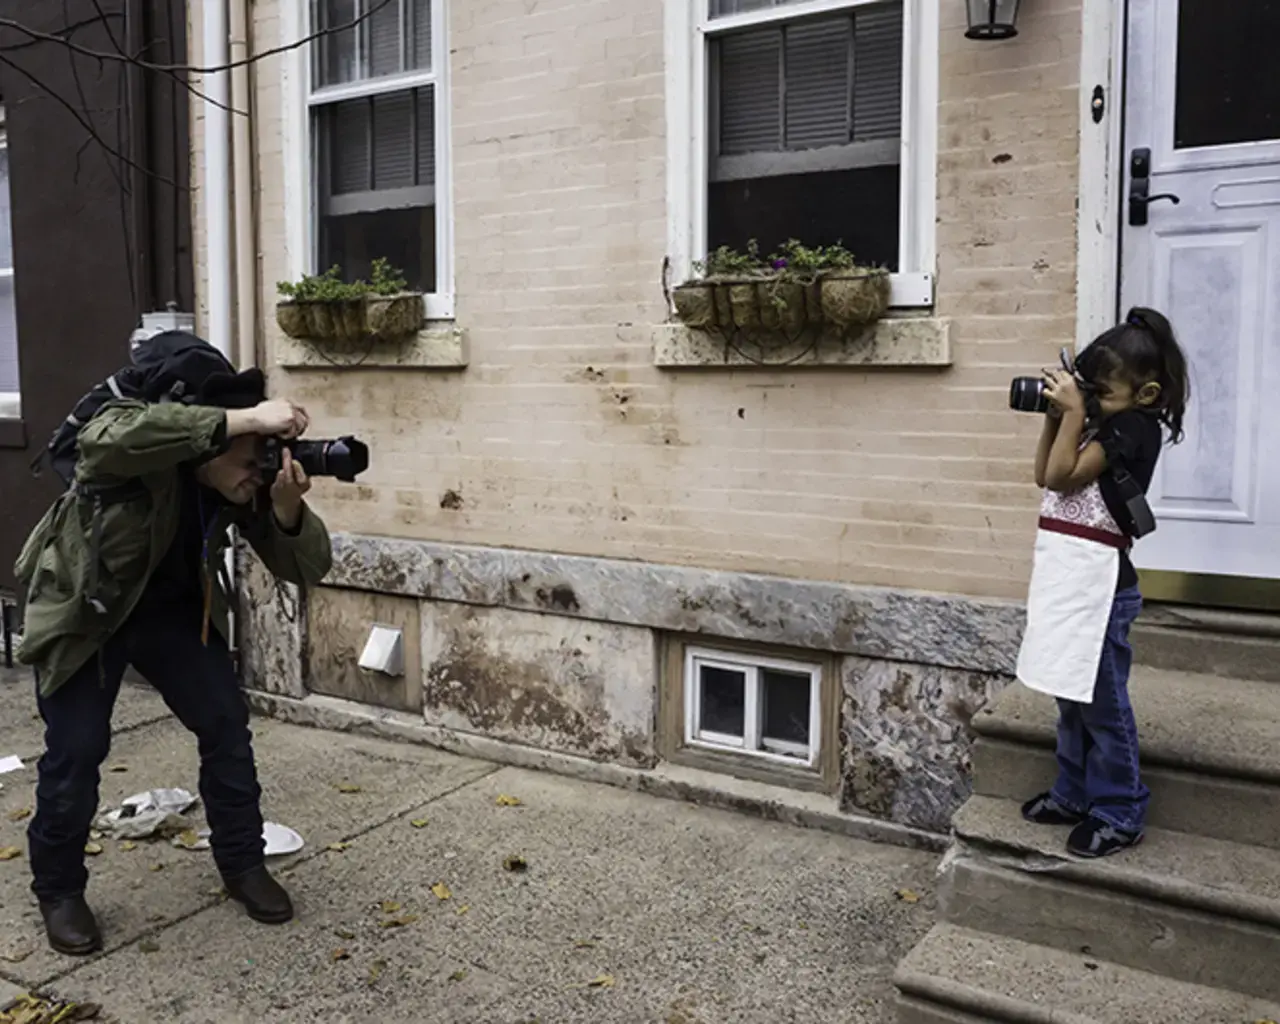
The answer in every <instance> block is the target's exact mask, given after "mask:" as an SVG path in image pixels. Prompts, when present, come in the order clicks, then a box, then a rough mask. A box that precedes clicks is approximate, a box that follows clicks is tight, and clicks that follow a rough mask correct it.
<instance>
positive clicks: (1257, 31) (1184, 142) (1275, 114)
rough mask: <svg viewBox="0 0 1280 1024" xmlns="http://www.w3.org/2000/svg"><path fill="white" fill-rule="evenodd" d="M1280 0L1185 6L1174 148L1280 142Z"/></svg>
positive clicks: (1201, 0)
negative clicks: (1279, 52)
mask: <svg viewBox="0 0 1280 1024" xmlns="http://www.w3.org/2000/svg"><path fill="white" fill-rule="evenodd" d="M1277 47H1280V0H1248V2H1246V3H1239V2H1236V3H1223V2H1222V0H1179V3H1178V72H1177V92H1176V97H1175V115H1174V145H1175V146H1176V147H1177V148H1178V149H1190V148H1193V147H1196V146H1224V145H1230V144H1233V143H1239V142H1258V141H1262V140H1265V139H1280V72H1277V70H1276V66H1275V53H1276V49H1277Z"/></svg>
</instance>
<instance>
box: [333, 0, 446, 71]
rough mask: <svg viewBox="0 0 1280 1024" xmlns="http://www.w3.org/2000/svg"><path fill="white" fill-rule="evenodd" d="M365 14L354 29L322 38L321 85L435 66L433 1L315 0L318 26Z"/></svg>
mask: <svg viewBox="0 0 1280 1024" xmlns="http://www.w3.org/2000/svg"><path fill="white" fill-rule="evenodd" d="M361 18H362V19H363V20H360V21H359V23H358V24H356V26H355V27H354V28H352V29H347V30H345V31H342V32H332V33H330V34H328V35H325V36H323V37H321V39H320V40H318V42H317V45H316V48H315V80H316V85H318V86H326V85H340V84H342V83H344V82H355V81H364V80H367V79H371V78H381V77H383V76H385V75H398V74H400V73H401V72H404V71H429V70H431V0H388V2H384V0H313V4H312V19H313V23H314V25H315V27H316V29H317V30H319V29H328V28H333V27H334V26H337V25H350V24H351V23H352V22H355V21H356V20H357V19H361Z"/></svg>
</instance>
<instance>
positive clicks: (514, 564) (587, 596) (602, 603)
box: [325, 533, 1024, 674]
mask: <svg viewBox="0 0 1280 1024" xmlns="http://www.w3.org/2000/svg"><path fill="white" fill-rule="evenodd" d="M333 552H334V566H333V571H332V572H331V573H330V574H329V576H328V578H327V579H326V580H325V583H326V584H327V585H330V586H337V587H352V588H356V589H360V590H372V591H379V592H382V593H388V594H400V595H404V596H407V597H420V598H427V599H431V600H437V601H451V602H457V603H461V604H471V605H483V606H488V607H502V608H511V609H515V610H522V611H536V612H546V613H551V614H556V615H563V616H568V617H572V618H583V619H591V620H595V621H600V622H611V623H617V624H620V625H630V626H643V627H648V628H650V629H659V630H666V631H669V632H676V633H688V634H702V635H707V636H715V637H721V638H725V639H736V640H750V641H756V642H760V643H769V644H778V645H783V646H788V647H798V648H807V649H810V650H815V651H831V652H835V653H839V654H856V655H862V656H864V657H868V658H882V659H887V660H890V661H904V662H914V663H916V664H922V665H937V666H943V667H948V668H959V669H966V670H969V671H974V672H994V673H1000V674H1012V672H1013V669H1014V661H1015V659H1016V656H1017V650H1018V643H1019V641H1020V639H1021V635H1022V628H1023V620H1024V609H1023V606H1022V605H1021V604H1020V603H1016V602H1012V601H998V600H985V599H977V598H968V597H961V596H953V595H947V594H934V593H927V592H921V591H909V590H891V589H887V588H880V587H864V586H856V585H851V584H843V583H825V582H817V581H811V580H792V579H784V578H781V577H774V576H762V575H754V574H749V573H736V572H725V571H720V570H710V569H698V568H693V567H685V566H673V565H654V564H651V563H645V562H623V561H616V560H612V559H606V558H591V557H584V556H578V555H556V554H548V553H544V552H536V551H518V550H507V549H501V548H484V547H471V546H465V545H451V544H440V543H435V542H430V541H415V540H406V539H401V538H394V537H371V536H364V535H360V534H345V533H339V534H335V535H334V538H333Z"/></svg>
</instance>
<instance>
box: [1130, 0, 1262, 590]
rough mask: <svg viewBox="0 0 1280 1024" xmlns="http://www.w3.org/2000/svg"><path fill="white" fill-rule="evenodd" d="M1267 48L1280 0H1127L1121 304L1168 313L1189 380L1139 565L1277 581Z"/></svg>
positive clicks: (1155, 488) (1154, 488)
mask: <svg viewBox="0 0 1280 1024" xmlns="http://www.w3.org/2000/svg"><path fill="white" fill-rule="evenodd" d="M1277 54H1280V0H1129V29H1128V38H1127V59H1126V87H1127V93H1126V101H1125V128H1124V140H1125V141H1124V149H1123V158H1124V162H1125V166H1124V178H1123V182H1124V184H1123V188H1122V189H1121V202H1122V204H1123V207H1122V210H1121V225H1122V228H1121V261H1120V299H1121V313H1122V315H1123V312H1124V310H1126V309H1128V308H1129V307H1130V306H1135V305H1141V306H1151V307H1153V308H1155V309H1158V310H1160V311H1161V312H1163V313H1164V314H1165V315H1166V316H1168V317H1169V319H1170V321H1172V323H1173V327H1174V331H1175V332H1176V334H1177V336H1178V340H1179V341H1180V342H1181V344H1182V346H1183V348H1184V349H1185V350H1186V353H1187V358H1188V360H1189V362H1190V364H1191V389H1192V398H1191V407H1190V410H1189V412H1188V416H1187V420H1186V433H1187V436H1186V440H1185V441H1183V443H1182V444H1180V445H1177V446H1175V447H1172V448H1166V449H1165V451H1164V454H1163V455H1162V456H1161V458H1160V464H1159V466H1158V467H1157V470H1156V476H1155V479H1154V480H1153V482H1152V485H1151V491H1150V500H1151V505H1152V507H1153V509H1154V510H1155V513H1156V516H1157V518H1158V520H1159V528H1158V529H1157V530H1156V532H1155V533H1154V534H1153V535H1151V536H1150V537H1148V538H1146V539H1144V540H1143V541H1141V542H1140V543H1139V544H1138V545H1137V547H1136V549H1135V552H1134V555H1135V557H1134V561H1135V563H1136V564H1137V565H1138V566H1139V567H1140V568H1145V569H1159V570H1167V571H1173V572H1183V573H1197V574H1209V575H1226V576H1247V577H1255V578H1270V579H1280V64H1278V63H1277V57H1276V55H1277ZM1143 150H1146V151H1149V154H1150V156H1149V166H1144V160H1143V153H1142V151H1143ZM1135 171H1136V172H1137V173H1136V174H1135V173H1134V172H1135ZM1144 171H1147V172H1149V173H1148V180H1147V182H1146V192H1147V195H1149V196H1150V197H1152V199H1153V200H1154V201H1152V202H1150V203H1149V204H1144V203H1143V202H1142V201H1141V198H1140V197H1139V198H1138V199H1136V200H1135V198H1134V196H1133V194H1134V192H1135V191H1137V192H1138V193H1141V191H1142V188H1143V181H1142V177H1143V173H1142V172H1144ZM1169 195H1173V196H1177V197H1178V198H1179V200H1180V202H1178V203H1177V204H1175V203H1174V202H1173V201H1172V200H1171V199H1168V198H1157V197H1161V196H1169ZM1144 207H1145V212H1146V214H1147V217H1148V219H1147V222H1146V223H1145V224H1142V223H1134V221H1135V220H1137V221H1141V220H1142V212H1143V208H1144Z"/></svg>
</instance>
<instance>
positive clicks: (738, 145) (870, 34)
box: [711, 0, 1280, 173]
mask: <svg viewBox="0 0 1280 1024" xmlns="http://www.w3.org/2000/svg"><path fill="white" fill-rule="evenodd" d="M1276 2H1280V0H1276ZM902 45H903V38H902V3H901V0H897V2H894V3H884V4H874V5H871V6H866V7H859V8H857V9H855V11H854V12H853V13H852V14H843V15H839V16H837V17H832V18H820V19H817V20H811V19H808V20H804V21H798V22H787V23H785V24H784V25H782V26H780V27H765V28H757V29H749V30H747V31H745V32H735V33H731V34H728V35H725V36H721V37H719V38H717V39H716V40H714V41H713V43H712V49H711V58H712V67H713V69H714V70H713V73H714V74H715V76H716V77H715V81H714V86H715V88H714V90H713V95H714V97H715V100H716V102H718V109H716V110H713V111H712V115H713V123H714V124H716V125H717V128H718V142H719V154H720V155H724V156H733V155H738V154H744V153H769V152H778V151H780V150H786V151H790V152H797V151H801V150H805V149H814V148H818V147H823V146H838V145H845V144H847V143H850V142H865V141H869V140H877V139H896V138H898V136H899V134H900V133H901V130H902ZM778 173H783V172H778Z"/></svg>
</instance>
